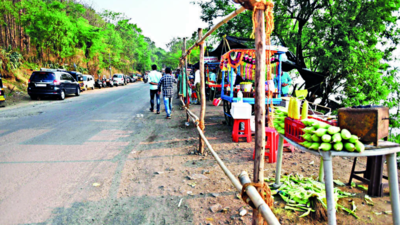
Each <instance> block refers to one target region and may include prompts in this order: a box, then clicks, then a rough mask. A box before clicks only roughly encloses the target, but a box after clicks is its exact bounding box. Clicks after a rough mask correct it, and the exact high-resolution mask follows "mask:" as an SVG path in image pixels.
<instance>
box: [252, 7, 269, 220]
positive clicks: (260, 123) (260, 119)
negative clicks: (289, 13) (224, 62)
mask: <svg viewBox="0 0 400 225" xmlns="http://www.w3.org/2000/svg"><path fill="white" fill-rule="evenodd" d="M255 13H256V21H257V25H256V30H255V44H256V82H255V86H256V96H255V104H254V106H255V120H256V121H255V122H256V133H255V147H256V154H255V160H254V179H253V182H254V183H264V153H265V56H266V53H265V23H264V11H263V10H260V9H257V10H256V12H255ZM258 191H260V190H259V188H258ZM263 223H264V219H263V217H262V216H261V213H260V212H259V211H258V209H254V210H253V225H262V224H263Z"/></svg>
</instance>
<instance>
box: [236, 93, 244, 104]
mask: <svg viewBox="0 0 400 225" xmlns="http://www.w3.org/2000/svg"><path fill="white" fill-rule="evenodd" d="M237 98H238V102H240V103H243V93H242V91H241V90H239V92H238V95H237Z"/></svg>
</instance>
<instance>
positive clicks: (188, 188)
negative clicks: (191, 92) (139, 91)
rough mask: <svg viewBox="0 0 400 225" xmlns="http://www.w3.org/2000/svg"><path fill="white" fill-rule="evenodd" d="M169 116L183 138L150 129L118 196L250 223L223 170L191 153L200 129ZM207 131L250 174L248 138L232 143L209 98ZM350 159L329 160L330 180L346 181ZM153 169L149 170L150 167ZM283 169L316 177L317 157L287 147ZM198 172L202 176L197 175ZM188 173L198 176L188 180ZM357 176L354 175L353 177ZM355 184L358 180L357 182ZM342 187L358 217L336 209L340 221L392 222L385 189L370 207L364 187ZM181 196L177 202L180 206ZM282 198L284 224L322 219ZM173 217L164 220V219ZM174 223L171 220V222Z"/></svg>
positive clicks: (199, 216) (198, 218)
mask: <svg viewBox="0 0 400 225" xmlns="http://www.w3.org/2000/svg"><path fill="white" fill-rule="evenodd" d="M174 105H175V111H174V112H173V119H172V121H168V123H166V121H165V120H164V119H161V120H156V123H157V124H159V125H160V129H161V130H163V128H168V130H169V131H168V132H170V133H173V134H174V135H173V136H180V137H182V138H178V139H173V140H165V139H166V137H165V136H164V135H161V136H160V134H158V133H154V134H152V135H151V136H150V137H148V138H147V140H145V141H143V142H141V143H140V145H139V148H138V149H135V150H134V151H133V152H132V153H131V154H130V157H129V160H128V161H127V165H126V166H125V169H124V171H123V174H122V177H123V179H122V182H121V187H120V192H119V197H128V196H132V195H139V196H146V197H150V196H151V197H153V198H158V199H159V200H160V201H163V202H165V201H167V202H170V203H171V209H170V210H178V211H181V210H182V213H183V214H184V216H187V217H188V218H190V217H192V218H193V220H189V224H251V213H252V209H251V208H250V207H249V206H245V204H244V203H243V202H242V200H241V199H239V198H238V192H237V191H236V190H235V188H234V187H233V185H232V184H231V183H230V181H229V180H228V178H227V177H226V176H225V174H224V173H223V172H222V170H221V169H220V167H219V166H218V164H217V163H216V161H215V160H214V158H213V157H212V156H211V154H208V156H199V155H195V154H194V153H195V152H196V150H197V148H198V133H197V130H196V129H195V128H194V126H193V124H191V125H190V126H189V127H185V125H184V122H185V120H186V115H185V113H184V111H183V110H179V109H176V108H177V107H176V106H177V104H176V103H175V104H174ZM191 110H192V111H193V112H195V114H196V115H199V106H198V105H193V106H191ZM206 112H207V113H206V119H205V121H206V136H207V138H208V140H209V141H210V143H211V145H212V146H213V148H214V150H215V151H216V152H217V153H218V155H219V156H220V158H221V159H222V160H223V161H224V163H225V164H226V166H227V167H228V168H229V169H230V170H231V172H232V173H233V174H235V175H239V174H240V172H241V171H247V172H248V173H249V174H250V176H252V173H253V160H252V154H253V149H254V139H253V142H252V143H246V142H239V143H234V142H232V139H231V127H229V126H227V125H224V124H223V121H224V118H223V110H222V106H219V107H215V106H213V105H212V104H211V102H207V109H206ZM352 163H353V159H351V158H346V157H336V158H334V161H333V167H334V168H333V169H334V179H338V180H341V181H342V182H344V183H347V182H348V179H349V174H350V171H351V166H352ZM365 164H366V160H365V159H359V160H358V163H357V170H361V169H363V168H365ZM264 167H265V177H275V174H274V173H275V168H276V164H275V163H268V162H266V163H265V166H264ZM148 168H152V169H148ZM282 169H283V173H284V174H301V175H303V176H307V177H314V178H316V177H317V176H318V169H319V158H318V157H317V156H314V155H311V154H309V153H306V152H300V151H298V150H295V152H294V153H291V152H285V153H284V159H283V168H282ZM201 175H202V176H201ZM190 177H198V178H197V179H194V180H192V179H191V178H190ZM354 181H355V180H354ZM355 182H356V183H357V184H359V183H358V182H357V181H355ZM340 189H341V190H343V191H348V192H351V193H357V196H356V197H354V198H353V199H354V200H355V203H356V205H357V207H358V208H357V215H358V216H359V217H360V219H359V220H357V219H356V218H354V217H353V216H351V215H348V214H347V213H346V212H342V211H339V212H337V222H338V224H388V223H389V224H390V223H392V218H391V215H386V214H384V213H382V212H383V211H391V206H390V198H389V194H388V190H385V196H384V197H381V198H373V201H374V203H375V205H374V206H368V205H367V204H366V203H365V201H364V200H363V196H364V194H366V193H365V192H363V191H362V190H360V189H357V188H351V187H349V186H346V187H343V188H340ZM348 200H349V199H341V200H340V203H341V204H343V205H344V206H346V207H349V208H350V203H349V202H348ZM180 201H181V205H180V207H178V205H179V203H180ZM217 204H219V206H218V207H217V208H218V209H219V210H220V211H218V212H212V211H211V210H210V207H211V206H214V205H217ZM284 206H285V204H284V202H283V201H282V199H281V198H280V197H275V202H274V208H273V211H274V213H275V215H276V216H277V217H278V219H279V221H280V222H281V223H282V224H325V223H326V222H325V221H314V220H312V219H311V218H307V217H306V218H299V217H298V216H299V215H301V214H302V213H299V212H293V211H287V210H284ZM241 207H244V208H245V209H246V210H247V211H248V213H247V215H245V216H243V217H241V216H239V209H240V208H241ZM172 221H174V220H173V219H172V220H170V221H168V220H167V221H166V224H169V222H172ZM172 223H173V222H172Z"/></svg>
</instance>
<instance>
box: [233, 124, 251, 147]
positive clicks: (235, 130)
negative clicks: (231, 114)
mask: <svg viewBox="0 0 400 225" xmlns="http://www.w3.org/2000/svg"><path fill="white" fill-rule="evenodd" d="M240 123H244V130H240V127H239V126H240ZM240 133H242V134H240ZM240 137H245V138H246V140H247V142H251V129H250V119H234V123H233V130H232V141H233V142H239V138H240Z"/></svg>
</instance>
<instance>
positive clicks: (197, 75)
mask: <svg viewBox="0 0 400 225" xmlns="http://www.w3.org/2000/svg"><path fill="white" fill-rule="evenodd" d="M193 85H194V86H195V88H196V89H195V90H196V95H197V104H200V102H201V101H200V100H201V95H200V70H199V68H198V67H196V68H195V72H194V83H193Z"/></svg>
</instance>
